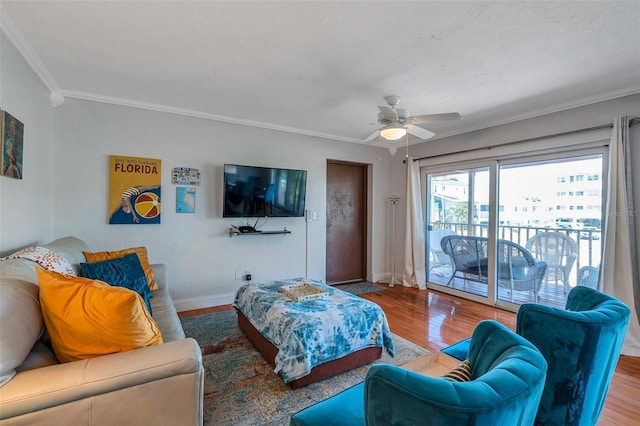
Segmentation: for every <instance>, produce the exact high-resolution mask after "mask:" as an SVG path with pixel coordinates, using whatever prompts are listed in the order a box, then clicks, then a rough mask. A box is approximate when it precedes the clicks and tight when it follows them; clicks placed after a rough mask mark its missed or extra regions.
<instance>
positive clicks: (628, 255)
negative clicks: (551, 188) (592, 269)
mask: <svg viewBox="0 0 640 426" xmlns="http://www.w3.org/2000/svg"><path fill="white" fill-rule="evenodd" d="M629 145H630V141H629V119H628V118H627V117H622V118H616V120H615V121H614V123H613V130H612V133H611V143H610V144H609V187H608V191H607V195H608V198H607V208H606V221H605V235H604V257H603V262H602V267H601V268H600V269H601V271H600V277H601V280H602V289H603V291H604V292H605V293H607V294H610V295H612V296H613V297H615V298H616V299H618V300H620V301H622V302H624V303H626V304H627V306H629V308H631V320H630V322H629V330H628V332H627V336H626V339H625V342H624V346H623V347H622V353H623V354H625V355H632V356H640V323H638V312H637V310H636V304H635V299H634V286H635V287H637V286H640V283H638V257H637V252H636V247H635V242H636V236H635V222H634V221H635V212H637V211H638V210H637V209H635V208H634V206H633V197H632V192H631V164H630V155H629V148H630V147H629ZM635 148H636V149H637V148H638V147H635Z"/></svg>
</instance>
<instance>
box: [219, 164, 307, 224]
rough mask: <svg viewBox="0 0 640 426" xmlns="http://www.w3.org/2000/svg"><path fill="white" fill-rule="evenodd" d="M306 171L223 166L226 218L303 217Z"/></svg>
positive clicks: (235, 165)
mask: <svg viewBox="0 0 640 426" xmlns="http://www.w3.org/2000/svg"><path fill="white" fill-rule="evenodd" d="M306 190H307V171H306V170H292V169H276V168H269V167H254V166H241V165H237V164H225V165H224V211H223V215H222V216H223V217H302V216H304V203H305V195H306Z"/></svg>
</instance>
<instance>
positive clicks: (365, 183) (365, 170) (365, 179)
mask: <svg viewBox="0 0 640 426" xmlns="http://www.w3.org/2000/svg"><path fill="white" fill-rule="evenodd" d="M329 164H337V165H344V166H354V167H358V168H360V169H361V171H362V188H361V189H362V196H363V198H362V217H361V219H362V230H361V231H362V242H361V243H362V248H363V251H362V258H361V259H360V261H361V271H360V272H361V276H362V280H367V279H368V277H367V270H368V269H367V266H368V261H369V257H370V253H369V245H368V242H369V232H370V230H369V223H370V221H369V214H370V213H369V212H370V208H369V207H370V206H369V200H370V197H369V191H370V181H371V180H370V177H369V174H370V172H371V171H370V167H371V165H370V164H367V163H358V162H355V161H345V160H335V159H330V158H329V159H327V169H326V170H327V174H326V179H327V180H328V178H329ZM327 200H328V191H327V192H326V193H325V205H326V204H327ZM327 219H328V218H327ZM327 224H328V223H327ZM326 238H327V242H326V243H325V244H326V245H325V268H326V263H327V259H328V253H327V252H326V251H328V247H329V243H328V238H329V236H328V234H327V236H326ZM326 276H327V271H326V270H325V278H326ZM358 281H359V280H356V279H353V280H346V281H336V282H332V283H331V285H335V284H346V283H350V282H358Z"/></svg>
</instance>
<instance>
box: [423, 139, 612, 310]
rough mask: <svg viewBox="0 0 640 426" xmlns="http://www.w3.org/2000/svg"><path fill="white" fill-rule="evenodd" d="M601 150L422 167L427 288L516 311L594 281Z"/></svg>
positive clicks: (560, 298) (560, 300) (559, 298)
mask: <svg viewBox="0 0 640 426" xmlns="http://www.w3.org/2000/svg"><path fill="white" fill-rule="evenodd" d="M602 151H603V150H599V151H597V150H596V151H591V152H588V151H584V152H579V153H574V154H571V155H566V154H565V155H560V154H556V155H548V156H545V157H543V156H538V157H533V156H532V157H530V158H511V159H504V160H501V159H496V160H495V161H493V162H487V163H485V164H484V165H473V166H471V167H469V166H467V167H463V166H462V165H458V164H452V165H441V166H439V167H437V168H436V167H430V169H431V170H430V171H427V170H425V175H424V177H425V179H424V183H425V189H426V191H425V192H426V195H427V196H426V200H427V202H426V206H425V212H426V216H425V218H426V229H427V232H426V236H427V238H426V246H427V247H426V248H427V251H426V253H427V265H426V266H427V268H426V270H427V281H428V285H429V287H431V288H434V289H437V290H440V291H444V292H448V293H452V294H456V295H460V296H462V297H468V298H470V299H473V300H478V301H483V302H484V303H490V304H496V305H502V306H505V307H509V308H512V309H515V308H517V305H519V304H522V303H529V302H533V303H541V304H545V305H550V306H556V307H564V304H565V301H566V295H567V293H568V291H569V290H570V289H571V288H572V287H575V286H576V285H590V286H593V285H595V282H594V281H593V279H592V278H593V277H594V276H595V275H597V268H598V267H599V264H600V253H601V241H602V240H601V236H602V235H601V232H602V227H601V224H602V206H603V204H604V203H603V199H604V198H603V197H604V194H603V190H604V189H603V188H604V186H603V152H602ZM590 280H591V281H590Z"/></svg>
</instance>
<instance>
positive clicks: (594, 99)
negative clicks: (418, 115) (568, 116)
mask: <svg viewBox="0 0 640 426" xmlns="http://www.w3.org/2000/svg"><path fill="white" fill-rule="evenodd" d="M637 94H640V85H638V86H632V87H628V88H625V89H621V90H614V91H612V92H607V93H603V94H600V95H596V96H590V97H587V98H582V99H577V100H574V101H571V102H567V103H564V104H559V105H554V106H550V107H546V108H541V109H538V110H535V111H531V112H528V113H526V114H520V115H514V116H511V117H507V118H503V119H501V120H494V121H492V122H488V123H483V124H481V125H477V126H468V127H462V128H458V129H457V130H455V131H450V132H443V133H438V134H436V136H434V137H433V138H431V139H430V140H436V139H443V138H448V137H451V136H456V135H461V134H464V133H471V132H475V131H478V130H483V129H488V128H490V127H497V126H503V125H505V124H511V123H515V122H516V121H522V120H528V119H531V118H536V117H541V116H543V115H547V114H553V113H557V112H562V111H566V110H569V109H574V108H580V107H584V106H587V105H592V104H597V103H599V102H606V101H610V100H613V99H617V98H622V97H625V96H632V95H637Z"/></svg>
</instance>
